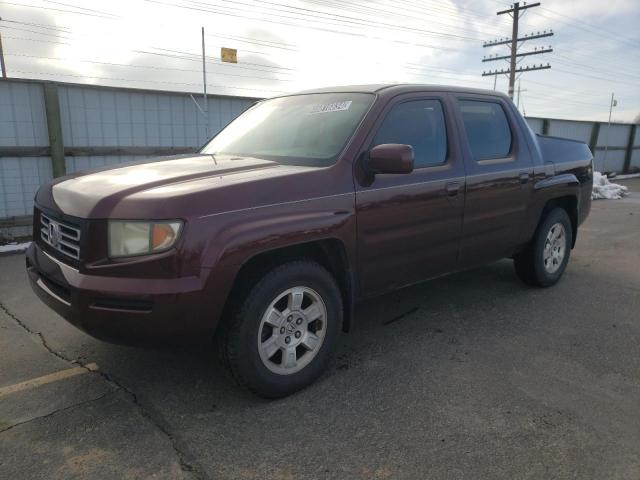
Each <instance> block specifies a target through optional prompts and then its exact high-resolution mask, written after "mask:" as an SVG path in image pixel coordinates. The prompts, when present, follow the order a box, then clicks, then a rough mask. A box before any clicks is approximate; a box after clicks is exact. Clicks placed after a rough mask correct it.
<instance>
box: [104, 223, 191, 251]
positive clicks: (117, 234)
mask: <svg viewBox="0 0 640 480" xmlns="http://www.w3.org/2000/svg"><path fill="white" fill-rule="evenodd" d="M181 230H182V222H181V221H180V220H171V221H167V222H146V221H120V220H110V221H109V256H110V257H129V256H134V255H147V254H150V253H157V252H162V251H164V250H167V249H169V248H171V247H172V246H173V244H174V243H175V242H176V240H177V239H178V236H179V235H180V231H181Z"/></svg>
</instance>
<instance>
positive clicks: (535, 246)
mask: <svg viewBox="0 0 640 480" xmlns="http://www.w3.org/2000/svg"><path fill="white" fill-rule="evenodd" d="M572 240H573V237H572V228H571V220H570V219H569V215H567V212H566V211H565V210H564V209H563V208H555V209H553V210H551V211H550V212H549V213H548V214H547V216H546V217H545V218H544V220H543V221H542V223H541V224H540V226H539V227H538V230H537V231H536V234H535V236H534V238H533V239H532V240H531V243H530V244H529V246H527V248H526V249H525V250H524V251H523V252H521V253H519V254H518V255H516V256H515V257H514V265H515V268H516V273H517V275H518V277H519V278H520V279H521V280H522V281H523V282H524V283H526V284H528V285H534V286H539V287H549V286H551V285H553V284H555V283H556V282H557V281H558V280H560V277H561V276H562V274H563V273H564V271H565V269H566V268H567V263H568V262H569V256H570V254H571V245H572Z"/></svg>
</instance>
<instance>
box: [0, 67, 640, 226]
mask: <svg viewBox="0 0 640 480" xmlns="http://www.w3.org/2000/svg"><path fill="white" fill-rule="evenodd" d="M255 100H256V99H254V98H241V97H222V96H210V97H209V99H208V119H209V134H210V135H213V134H215V133H217V132H219V131H220V130H221V129H222V128H223V127H224V126H225V125H226V124H227V123H229V122H230V121H231V120H233V119H234V118H235V117H236V116H238V115H239V114H240V113H242V112H243V111H244V110H245V109H247V108H248V107H249V106H250V105H251V104H252V103H253V102H254V101H255ZM198 102H200V103H201V102H202V100H201V98H200V97H198ZM527 120H528V122H529V124H530V125H531V128H532V129H533V130H534V131H535V132H536V133H542V134H545V135H555V136H559V137H566V138H573V139H576V140H581V141H583V142H586V143H587V144H589V146H590V147H591V150H592V151H594V152H595V163H596V169H597V170H600V171H615V172H623V171H625V172H628V171H635V170H640V133H639V129H638V128H637V125H629V124H611V126H610V127H609V126H608V125H607V124H606V123H599V122H580V121H570V120H556V119H545V118H528V119H527ZM205 130H206V121H205V117H204V115H203V114H202V112H201V111H200V110H199V108H198V107H197V106H196V104H195V102H194V101H193V99H192V98H191V97H190V94H188V93H176V92H161V91H149V90H134V89H124V88H112V87H98V86H88V85H76V84H66V83H54V82H43V81H35V80H13V79H10V80H4V79H2V80H0V238H1V237H3V236H7V235H8V234H10V235H14V236H20V235H28V234H29V230H30V229H29V225H30V222H31V220H30V215H31V210H32V208H33V197H34V194H35V192H36V190H37V189H38V187H39V186H40V185H41V184H43V183H45V182H47V181H49V180H51V179H52V178H54V177H56V176H59V175H63V174H65V173H72V172H75V171H78V170H84V169H88V168H93V167H100V166H104V165H113V164H118V163H121V162H125V161H130V160H135V159H140V158H144V157H149V156H156V155H171V154H175V153H184V152H191V151H194V150H195V149H196V148H198V147H199V146H200V145H202V144H203V143H204V142H205V140H206V139H207V132H206V131H205ZM605 146H606V147H605Z"/></svg>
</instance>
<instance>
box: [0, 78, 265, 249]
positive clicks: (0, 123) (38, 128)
mask: <svg viewBox="0 0 640 480" xmlns="http://www.w3.org/2000/svg"><path fill="white" fill-rule="evenodd" d="M255 100H256V99H254V98H241V97H222V96H209V97H208V102H207V103H208V109H204V105H203V103H202V97H201V96H200V97H197V101H198V103H199V105H200V108H202V109H203V110H208V117H209V135H207V132H206V119H205V117H204V115H203V113H202V112H201V111H200V110H199V107H198V106H196V104H195V102H194V101H193V99H192V98H191V97H190V95H189V94H185V93H176V92H160V91H146V90H132V89H123V88H109V87H94V86H86V85H75V84H63V83H52V82H42V81H29V80H0V238H1V237H3V236H9V234H10V235H13V236H21V235H28V234H29V232H30V228H29V225H30V222H31V220H30V215H31V210H32V208H33V197H34V195H35V192H36V190H37V189H38V187H39V186H40V185H41V184H43V183H45V182H47V181H49V180H51V179H52V178H54V177H55V176H59V175H62V174H65V173H72V172H75V171H78V170H85V169H88V168H94V167H100V166H104V165H113V164H118V163H121V162H126V161H131V160H136V159H141V158H145V157H150V156H157V155H171V154H176V153H185V152H192V151H195V150H196V149H197V148H198V147H200V146H201V145H202V144H203V143H204V142H205V141H206V139H207V138H208V137H209V136H211V135H214V134H215V133H217V132H219V131H220V130H221V129H222V128H223V127H224V126H225V125H226V124H228V123H229V122H230V121H231V120H233V119H234V118H235V117H237V116H238V115H239V114H240V113H242V112H243V111H244V110H246V109H247V108H248V107H249V106H250V105H251V104H252V103H254V102H255Z"/></svg>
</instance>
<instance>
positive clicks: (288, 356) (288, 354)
mask: <svg viewBox="0 0 640 480" xmlns="http://www.w3.org/2000/svg"><path fill="white" fill-rule="evenodd" d="M297 363H298V362H297V360H296V347H287V348H286V350H285V351H284V352H282V366H283V367H284V368H293V367H295V366H296V364H297Z"/></svg>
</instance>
